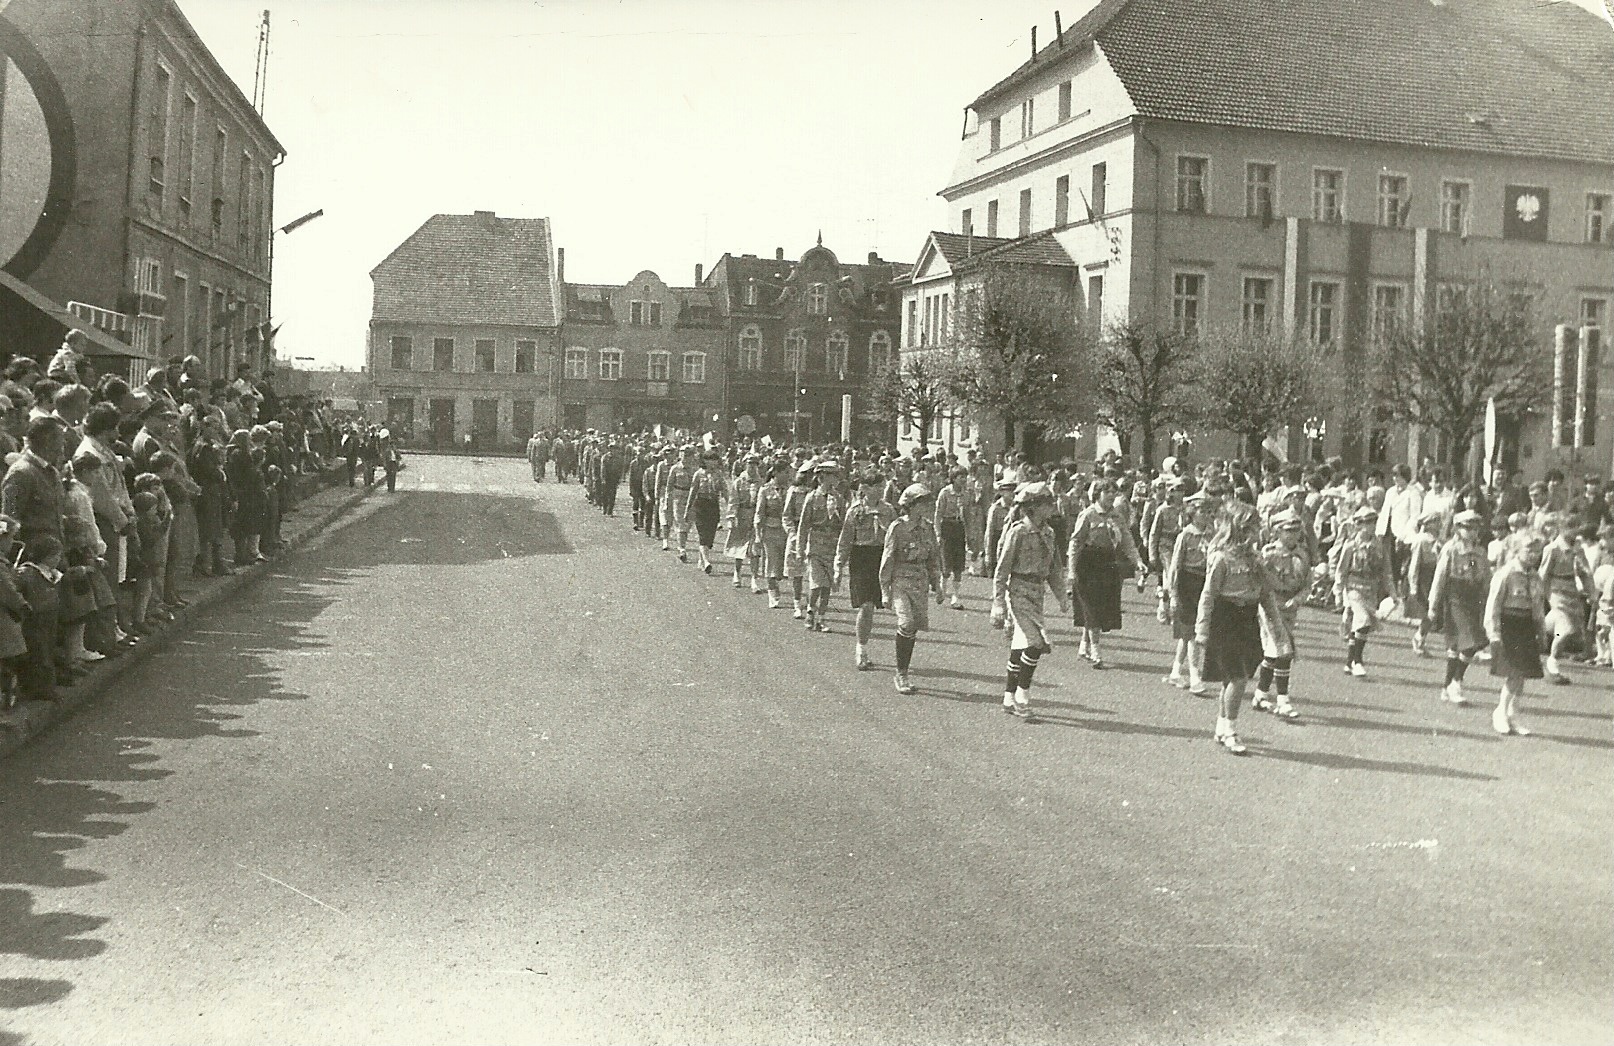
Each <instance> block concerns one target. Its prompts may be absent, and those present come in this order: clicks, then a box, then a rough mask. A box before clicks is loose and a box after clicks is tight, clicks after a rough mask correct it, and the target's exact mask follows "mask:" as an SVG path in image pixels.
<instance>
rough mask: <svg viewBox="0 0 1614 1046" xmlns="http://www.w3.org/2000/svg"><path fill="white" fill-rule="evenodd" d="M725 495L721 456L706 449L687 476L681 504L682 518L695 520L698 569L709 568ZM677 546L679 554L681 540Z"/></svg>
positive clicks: (708, 570)
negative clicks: (684, 493)
mask: <svg viewBox="0 0 1614 1046" xmlns="http://www.w3.org/2000/svg"><path fill="white" fill-rule="evenodd" d="M728 496H729V489H728V484H727V483H725V482H724V480H723V468H722V464H721V459H720V457H719V455H718V453H717V452H716V451H711V450H709V451H707V452H706V453H705V454H704V455H702V457H701V464H700V468H698V469H696V470H695V474H694V475H693V476H691V477H690V480H689V494H688V500H687V501H686V502H685V505H684V519H685V520H686V521H688V520H693V521H694V523H695V537H696V540H697V542H698V543H699V546H700V549H699V552H700V559H701V570H702V571H704V572H705V573H708V574H710V573H711V572H712V546H714V545H716V544H717V525H718V523H719V521H721V520H722V518H723V502H724V501H726V500H727V499H728ZM679 549H680V558H682V549H683V545H682V542H680V545H679Z"/></svg>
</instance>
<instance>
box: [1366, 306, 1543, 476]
mask: <svg viewBox="0 0 1614 1046" xmlns="http://www.w3.org/2000/svg"><path fill="white" fill-rule="evenodd" d="M1533 320H1534V317H1533V316H1532V309H1531V306H1530V303H1529V301H1528V300H1527V299H1526V298H1524V297H1523V296H1521V295H1516V294H1511V293H1509V292H1507V291H1505V290H1502V289H1500V288H1498V287H1496V286H1495V285H1494V284H1491V283H1481V284H1477V285H1474V286H1471V287H1466V288H1462V289H1460V290H1459V291H1457V292H1455V293H1452V294H1450V295H1443V296H1442V300H1441V301H1440V302H1439V304H1438V305H1437V307H1436V309H1435V311H1434V314H1433V315H1432V316H1430V317H1429V320H1428V323H1427V325H1426V326H1425V329H1421V330H1420V329H1417V328H1415V327H1413V326H1412V325H1410V324H1406V325H1400V326H1398V327H1396V328H1393V329H1391V330H1389V331H1386V332H1383V333H1382V335H1381V336H1380V337H1379V338H1377V339H1376V342H1377V344H1376V346H1375V348H1374V350H1373V352H1372V354H1371V362H1370V368H1369V374H1370V378H1371V385H1372V392H1373V394H1374V398H1375V399H1376V400H1377V401H1378V403H1379V406H1380V407H1381V408H1382V409H1383V410H1384V411H1385V412H1386V413H1387V414H1388V415H1389V416H1390V417H1392V418H1395V419H1396V420H1398V421H1403V422H1407V423H1410V424H1414V425H1422V426H1424V427H1426V428H1430V429H1433V430H1434V431H1436V432H1438V433H1440V435H1441V437H1442V442H1443V444H1444V447H1443V456H1444V457H1445V459H1446V461H1445V463H1446V464H1447V466H1448V467H1449V468H1450V469H1451V471H1452V474H1453V475H1458V474H1461V471H1462V469H1463V464H1464V459H1465V457H1466V456H1467V454H1468V449H1469V446H1470V444H1472V443H1473V441H1474V438H1475V437H1476V436H1478V435H1479V434H1480V433H1481V432H1482V431H1483V430H1484V428H1485V411H1486V405H1487V404H1488V403H1489V402H1490V401H1491V400H1493V399H1494V400H1495V401H1496V409H1497V412H1498V413H1499V414H1502V415H1517V414H1521V413H1523V412H1524V411H1526V410H1530V409H1534V408H1538V407H1542V406H1544V405H1545V404H1546V403H1547V402H1548V401H1549V400H1550V399H1551V397H1552V360H1551V354H1550V353H1548V352H1546V351H1544V350H1543V347H1542V346H1541V345H1539V344H1538V343H1537V340H1536V338H1535V335H1534V331H1535V328H1534V322H1533Z"/></svg>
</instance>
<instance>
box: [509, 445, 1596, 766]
mask: <svg viewBox="0 0 1614 1046" xmlns="http://www.w3.org/2000/svg"><path fill="white" fill-rule="evenodd" d="M527 449H528V460H529V462H530V463H531V465H532V472H533V479H534V480H535V481H542V480H543V478H544V477H545V476H546V474H547V471H548V464H549V462H550V461H553V462H554V465H555V475H556V478H557V479H559V480H561V481H562V482H565V481H567V480H575V481H578V482H579V483H580V484H581V486H582V488H583V492H584V495H585V496H586V497H587V498H588V500H589V501H590V502H591V503H593V504H594V505H595V506H596V507H598V508H599V509H600V510H601V511H602V512H603V513H604V514H605V515H607V516H614V515H616V500H617V492H618V489H619V488H620V486H621V484H622V481H623V480H624V479H626V480H627V484H628V492H629V496H630V498H631V501H632V517H633V529H634V530H635V531H639V532H641V533H642V534H643V535H644V536H645V538H646V539H647V540H648V541H650V542H652V543H654V544H653V545H652V547H653V548H659V549H660V551H662V552H666V553H668V554H669V555H676V557H677V561H678V562H680V563H693V564H695V565H698V566H699V568H700V569H701V570H703V571H704V572H705V573H707V574H713V575H717V574H721V575H723V576H724V577H726V578H727V579H728V581H729V583H730V584H731V585H732V586H733V587H734V588H736V589H740V588H743V587H744V586H747V585H749V587H750V591H751V592H752V593H754V594H756V595H758V596H763V595H766V597H767V603H766V605H767V606H768V607H769V608H770V609H776V610H780V609H783V608H784V607H785V606H787V605H788V606H789V607H790V608H791V610H792V612H793V615H794V617H795V619H796V620H798V621H801V622H802V623H803V627H804V628H805V629H806V630H808V631H810V632H830V631H831V628H830V624H829V612H830V608H831V605H832V602H833V600H834V599H835V598H836V597H837V595H838V594H839V593H841V592H843V591H844V592H846V593H847V594H848V595H849V596H850V608H851V610H852V611H853V613H854V621H855V625H854V629H853V633H854V646H853V651H852V653H853V657H852V661H851V664H852V666H853V667H855V668H856V669H858V670H869V669H871V668H874V667H875V666H876V665H877V664H878V663H879V662H881V661H884V660H885V657H884V652H883V651H882V652H881V653H880V654H876V652H875V651H873V650H872V649H871V645H870V644H871V638H872V635H873V625H874V615H875V612H876V611H878V610H882V609H884V610H889V611H891V612H892V614H893V615H894V617H895V650H894V651H893V652H892V657H891V661H890V663H891V665H892V667H893V668H894V685H895V687H896V689H897V691H898V692H900V693H903V694H913V693H916V692H917V688H916V686H915V685H914V682H913V677H912V675H911V674H910V668H911V666H912V665H913V663H914V659H915V656H916V646H917V644H918V642H919V637H920V634H921V633H923V632H925V631H926V630H927V629H928V628H929V626H930V614H931V604H932V603H934V605H935V606H936V607H938V608H940V607H944V606H948V607H951V608H953V609H954V610H963V609H964V602H963V599H962V593H961V590H962V587H963V584H964V578H965V576H966V575H973V576H976V577H981V578H985V579H988V583H989V585H990V592H991V611H990V616H989V621H990V625H991V627H992V628H994V629H998V630H1001V631H1002V632H1003V633H1004V634H1005V635H1006V636H1007V640H1008V641H1007V643H1006V647H1007V650H1006V656H1007V661H1006V667H1005V670H1004V676H1003V711H1004V712H1006V713H1008V714H1010V715H1012V716H1016V717H1019V718H1021V719H1030V718H1032V717H1033V715H1034V709H1033V705H1032V701H1031V690H1032V684H1033V680H1034V677H1035V675H1036V671H1037V668H1038V666H1039V665H1040V664H1041V662H1042V661H1043V659H1044V658H1046V657H1047V656H1048V655H1049V654H1050V653H1051V652H1052V650H1053V648H1054V645H1055V644H1054V634H1055V631H1056V629H1055V627H1054V621H1055V620H1056V619H1054V618H1052V617H1050V615H1049V613H1048V605H1049V601H1050V597H1051V599H1052V602H1053V603H1054V604H1055V605H1056V606H1057V607H1058V608H1059V613H1060V615H1066V614H1068V615H1070V620H1071V623H1072V625H1073V626H1074V630H1075V634H1076V637H1077V649H1078V654H1079V656H1080V657H1081V658H1082V659H1083V660H1084V661H1086V662H1087V663H1088V664H1089V665H1091V667H1092V668H1093V669H1096V670H1102V669H1104V668H1105V667H1106V661H1105V642H1106V639H1105V636H1106V634H1108V633H1111V632H1116V631H1119V630H1120V629H1121V628H1122V589H1123V587H1124V586H1125V585H1126V584H1128V583H1129V582H1130V583H1132V584H1135V585H1136V586H1137V591H1138V592H1139V593H1144V592H1147V591H1148V589H1149V587H1150V586H1152V587H1153V591H1154V599H1155V613H1154V617H1155V618H1156V622H1154V623H1152V624H1153V627H1159V628H1163V629H1169V630H1170V633H1171V637H1172V640H1173V653H1172V658H1171V661H1170V664H1169V665H1168V666H1164V667H1165V668H1166V674H1165V676H1164V680H1163V681H1164V683H1165V684H1166V685H1167V686H1170V687H1175V688H1177V689H1178V690H1182V691H1186V692H1187V693H1189V694H1192V695H1194V696H1196V697H1200V698H1205V699H1207V701H1214V702H1215V704H1216V715H1215V728H1214V731H1213V732H1212V734H1211V736H1212V737H1213V738H1214V739H1215V741H1216V742H1217V743H1218V744H1220V745H1221V746H1223V747H1224V748H1225V749H1226V750H1227V751H1228V752H1231V753H1233V754H1239V755H1241V754H1244V752H1245V751H1246V748H1245V746H1244V745H1243V744H1242V743H1241V742H1240V741H1239V737H1238V732H1237V729H1236V722H1237V720H1238V716H1239V713H1240V711H1241V710H1242V708H1243V706H1244V705H1245V703H1246V701H1247V702H1248V704H1249V706H1250V707H1251V708H1252V709H1254V710H1256V711H1260V712H1264V713H1267V714H1270V715H1272V716H1274V717H1276V718H1277V719H1278V720H1280V721H1282V722H1286V723H1297V722H1300V721H1301V720H1302V718H1303V717H1304V715H1305V695H1304V694H1298V693H1295V692H1294V688H1293V687H1292V685H1291V680H1292V678H1293V676H1292V672H1293V668H1294V664H1295V661H1296V659H1297V658H1298V657H1305V656H1308V655H1310V656H1315V657H1328V656H1333V657H1336V658H1337V659H1338V663H1339V665H1340V668H1341V670H1342V671H1343V672H1344V674H1346V675H1348V676H1351V677H1353V678H1356V679H1363V678H1367V677H1369V676H1370V669H1369V665H1370V663H1371V662H1370V659H1369V644H1370V643H1371V644H1375V647H1376V649H1375V654H1374V656H1375V657H1376V658H1389V657H1393V656H1406V655H1405V654H1402V651H1401V649H1398V648H1401V647H1403V646H1404V645H1405V644H1406V642H1407V640H1406V638H1404V637H1406V636H1408V635H1409V634H1410V651H1409V652H1410V654H1411V656H1415V657H1430V656H1440V655H1441V653H1442V650H1441V647H1442V643H1443V644H1444V651H1443V653H1444V658H1445V682H1444V684H1443V685H1442V686H1441V687H1440V689H1439V691H1438V693H1437V694H1436V695H1434V696H1435V697H1438V699H1439V700H1440V701H1443V702H1448V703H1450V704H1453V705H1464V704H1467V703H1468V702H1469V700H1470V697H1473V696H1476V695H1475V694H1474V692H1473V691H1474V689H1477V688H1475V687H1474V682H1473V681H1472V680H1471V679H1470V677H1469V676H1468V670H1469V668H1470V667H1471V665H1473V664H1475V663H1476V662H1480V663H1485V664H1487V665H1488V667H1489V674H1490V676H1491V677H1493V678H1494V679H1495V680H1496V705H1495V710H1494V711H1493V712H1492V714H1491V724H1492V726H1493V728H1494V729H1495V730H1496V732H1497V733H1499V734H1504V735H1513V736H1519V735H1527V734H1529V733H1530V730H1529V728H1528V726H1526V724H1525V721H1524V719H1525V717H1524V709H1525V689H1526V685H1527V684H1528V683H1529V681H1531V680H1545V681H1547V682H1549V683H1552V684H1556V685H1560V686H1565V685H1570V684H1571V679H1570V677H1569V675H1568V674H1567V673H1566V668H1567V665H1568V663H1569V662H1571V661H1573V662H1575V663H1577V664H1581V665H1585V666H1587V667H1589V668H1598V667H1602V668H1606V667H1608V666H1609V664H1610V637H1609V629H1610V623H1611V618H1614V556H1611V555H1610V545H1611V542H1614V497H1611V496H1610V493H1609V492H1608V491H1607V490H1605V484H1604V483H1603V482H1602V481H1601V480H1600V479H1599V478H1597V477H1594V476H1588V477H1586V478H1585V479H1584V480H1583V481H1582V483H1581V484H1580V488H1579V489H1571V485H1570V484H1569V483H1568V482H1567V481H1566V478H1565V477H1564V476H1563V475H1561V474H1559V473H1556V472H1554V473H1549V475H1548V476H1547V478H1546V480H1544V481H1542V482H1538V483H1535V484H1531V485H1529V486H1526V485H1525V484H1524V483H1523V479H1522V477H1521V476H1517V475H1514V476H1511V477H1504V478H1503V479H1501V480H1500V481H1499V482H1497V483H1496V485H1494V486H1493V485H1490V484H1483V485H1481V484H1469V485H1467V486H1464V487H1461V488H1455V487H1453V486H1451V485H1449V484H1448V482H1447V477H1446V476H1445V475H1443V474H1442V472H1441V470H1440V469H1439V468H1437V467H1428V468H1426V469H1424V470H1423V472H1422V473H1421V474H1419V475H1414V473H1413V471H1412V470H1411V469H1410V468H1409V467H1407V466H1404V465H1400V466H1395V467H1394V468H1392V469H1390V470H1389V471H1388V474H1385V473H1382V472H1380V471H1376V470H1367V471H1362V470H1355V469H1348V468H1346V467H1345V466H1344V465H1343V463H1342V462H1340V461H1338V460H1337V459H1336V460H1332V461H1329V462H1327V463H1323V464H1317V465H1311V466H1300V465H1295V464H1287V465H1285V464H1281V463H1267V464H1265V465H1263V466H1262V467H1260V468H1259V470H1253V471H1246V469H1245V467H1244V465H1243V464H1242V463H1241V462H1238V461H1207V462H1204V463H1200V464H1190V463H1188V462H1186V461H1184V460H1179V459H1176V458H1167V459H1165V461H1164V462H1163V463H1162V467H1161V468H1160V469H1159V470H1158V471H1156V470H1153V469H1139V468H1135V467H1128V465H1127V463H1126V462H1125V461H1124V460H1122V459H1121V458H1120V457H1119V456H1118V455H1116V454H1113V453H1112V454H1110V455H1108V456H1107V457H1106V458H1105V459H1104V460H1101V461H1098V462H1095V463H1093V464H1092V465H1091V466H1089V467H1086V468H1083V467H1080V466H1078V465H1077V463H1076V462H1074V461H1071V460H1069V459H1065V460H1062V461H1060V462H1058V463H1057V464H1036V463H1033V462H1031V461H1028V460H1026V459H1025V457H1024V456H1023V455H1022V454H1020V453H1018V452H1015V451H1009V452H1007V453H1004V454H1001V455H998V456H997V460H995V461H993V460H987V459H986V458H985V457H983V456H981V455H979V454H977V453H976V452H974V451H969V452H967V453H966V454H965V455H963V456H951V455H948V454H946V453H941V452H934V451H933V452H929V453H927V452H926V451H925V450H924V449H922V448H921V449H917V450H915V451H914V453H913V454H912V456H911V457H906V458H904V457H901V456H899V455H897V454H895V453H892V452H890V451H887V450H885V449H883V448H858V447H853V446H849V445H843V444H832V445H828V446H821V447H794V448H791V449H788V450H781V449H779V448H776V447H774V446H772V445H770V443H769V441H766V440H761V441H753V440H741V441H739V442H737V443H735V444H733V445H730V446H727V447H724V446H719V445H717V444H716V443H715V442H714V441H712V439H711V438H710V437H706V438H705V439H703V440H702V441H700V442H690V441H681V440H668V439H663V438H657V437H652V436H650V435H643V436H639V437H629V436H620V435H602V434H597V433H582V434H578V433H561V434H559V435H553V436H552V435H550V434H547V433H546V434H540V435H537V436H534V437H533V439H532V441H531V442H530V443H529V444H528V448H527ZM692 542H693V543H692ZM787 600H788V604H787V602H786V601H787ZM759 605H760V604H759ZM1303 606H1305V607H1310V608H1312V612H1313V613H1325V614H1328V615H1331V616H1332V617H1333V618H1335V619H1337V621H1338V636H1339V644H1340V645H1339V647H1338V648H1336V650H1335V651H1332V652H1330V651H1326V650H1309V651H1308V650H1304V649H1299V648H1297V644H1296V637H1297V634H1298V629H1297V625H1298V623H1299V620H1300V615H1301V611H1302V607H1303ZM1390 622H1398V623H1407V624H1412V625H1413V626H1414V627H1412V628H1411V629H1404V630H1401V631H1392V632H1387V631H1386V630H1385V628H1384V626H1385V625H1386V624H1388V623H1390ZM1396 636H1402V637H1403V638H1401V639H1397V638H1395V637H1396ZM1594 678H1595V677H1594ZM1465 685H1466V686H1468V687H1469V689H1468V690H1465ZM1597 685H1599V686H1604V687H1606V685H1607V684H1606V682H1603V681H1599V682H1598V684H1597ZM1486 700H1487V701H1488V700H1489V698H1486ZM1209 718H1210V716H1209V714H1208V713H1207V719H1209Z"/></svg>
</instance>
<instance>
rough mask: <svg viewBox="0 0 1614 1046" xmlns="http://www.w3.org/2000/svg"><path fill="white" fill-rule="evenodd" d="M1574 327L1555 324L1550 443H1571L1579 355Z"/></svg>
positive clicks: (1572, 440) (1554, 444) (1561, 444)
mask: <svg viewBox="0 0 1614 1046" xmlns="http://www.w3.org/2000/svg"><path fill="white" fill-rule="evenodd" d="M1576 340H1577V336H1576V331H1575V328H1573V327H1571V326H1569V325H1568V324H1566V323H1560V324H1558V326H1557V328H1556V329H1555V331H1554V332H1553V339H1552V445H1553V446H1554V447H1567V446H1569V445H1571V444H1572V443H1574V420H1575V375H1576V373H1577V370H1578V364H1579V360H1578V359H1577V357H1578V356H1579V355H1580V354H1579V352H1577V351H1576V350H1577V349H1578V347H1579V346H1577V345H1576Z"/></svg>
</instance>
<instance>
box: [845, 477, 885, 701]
mask: <svg viewBox="0 0 1614 1046" xmlns="http://www.w3.org/2000/svg"><path fill="white" fill-rule="evenodd" d="M884 490H885V477H884V476H882V475H880V473H879V472H878V471H875V470H873V469H871V470H869V471H867V472H865V473H864V474H863V476H862V478H861V479H860V480H859V481H858V492H859V494H858V500H857V501H855V502H853V503H852V505H851V507H850V508H848V509H847V510H846V517H845V519H843V520H842V521H841V536H840V540H839V541H838V542H837V543H836V545H835V587H837V588H838V587H840V583H841V578H842V577H846V578H848V579H849V580H850V588H851V596H852V606H853V608H854V609H855V610H856V611H857V624H856V630H857V659H856V661H855V664H856V665H857V668H858V671H860V672H861V671H864V670H866V669H868V668H870V667H871V666H872V665H873V662H872V661H870V660H869V636H870V635H871V634H872V633H873V632H874V612H875V610H877V609H883V608H884V607H885V601H884V600H883V599H881V598H880V556H881V555H882V553H883V552H884V551H885V532H886V531H888V530H890V529H891V524H892V523H894V522H896V518H897V510H896V509H894V508H892V507H891V506H890V505H889V504H887V503H886V501H885V499H884V498H883V497H882V496H881V495H882V493H883V492H884Z"/></svg>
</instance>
